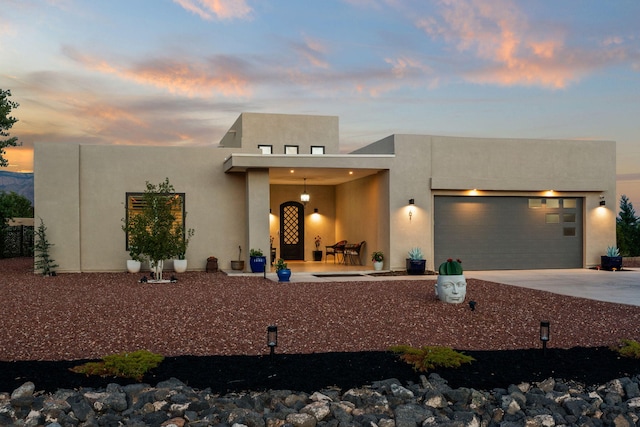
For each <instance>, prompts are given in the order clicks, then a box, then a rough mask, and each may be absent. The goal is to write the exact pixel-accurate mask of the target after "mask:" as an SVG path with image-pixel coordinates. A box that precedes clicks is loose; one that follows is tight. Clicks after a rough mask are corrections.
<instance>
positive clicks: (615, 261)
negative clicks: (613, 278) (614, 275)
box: [600, 246, 622, 271]
mask: <svg viewBox="0 0 640 427" xmlns="http://www.w3.org/2000/svg"><path fill="white" fill-rule="evenodd" d="M600 267H601V268H602V269H603V270H611V271H615V270H622V257H621V256H620V250H619V249H618V248H617V247H615V246H608V247H607V254H606V255H602V256H601V257H600Z"/></svg>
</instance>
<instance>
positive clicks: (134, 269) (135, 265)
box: [127, 259, 142, 273]
mask: <svg viewBox="0 0 640 427" xmlns="http://www.w3.org/2000/svg"><path fill="white" fill-rule="evenodd" d="M141 265H142V263H141V262H140V261H136V260H134V259H128V260H127V271H128V272H129V273H139V272H140V266H141Z"/></svg>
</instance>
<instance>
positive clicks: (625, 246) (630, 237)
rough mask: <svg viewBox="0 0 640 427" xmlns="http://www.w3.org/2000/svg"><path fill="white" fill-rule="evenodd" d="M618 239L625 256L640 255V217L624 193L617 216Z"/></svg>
mask: <svg viewBox="0 0 640 427" xmlns="http://www.w3.org/2000/svg"><path fill="white" fill-rule="evenodd" d="M616 240H617V242H618V248H619V249H620V253H621V254H622V255H623V256H638V255H640V218H638V217H637V216H636V211H635V210H634V209H633V204H632V203H631V202H630V201H629V198H628V197H627V196H626V195H624V194H623V195H622V197H621V198H620V213H619V214H618V218H616Z"/></svg>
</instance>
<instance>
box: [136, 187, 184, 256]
mask: <svg viewBox="0 0 640 427" xmlns="http://www.w3.org/2000/svg"><path fill="white" fill-rule="evenodd" d="M175 197H178V198H179V199H180V203H176V204H175V205H174V207H173V209H172V210H171V213H172V214H173V216H174V217H175V222H174V224H178V225H179V226H181V227H183V228H184V193H175ZM126 203H127V206H126V214H127V218H126V219H127V221H128V220H129V218H133V217H135V216H136V215H138V214H139V213H140V212H142V210H143V209H144V208H145V206H146V202H145V200H144V193H127V200H126ZM126 242H127V250H129V235H128V234H127V236H126Z"/></svg>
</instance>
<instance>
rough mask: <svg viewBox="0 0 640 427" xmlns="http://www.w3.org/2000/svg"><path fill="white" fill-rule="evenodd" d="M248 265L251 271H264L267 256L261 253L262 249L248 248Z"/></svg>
mask: <svg viewBox="0 0 640 427" xmlns="http://www.w3.org/2000/svg"><path fill="white" fill-rule="evenodd" d="M249 265H250V266H251V272H252V273H264V269H265V268H266V265H267V257H266V256H264V255H263V254H262V249H251V250H249Z"/></svg>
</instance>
